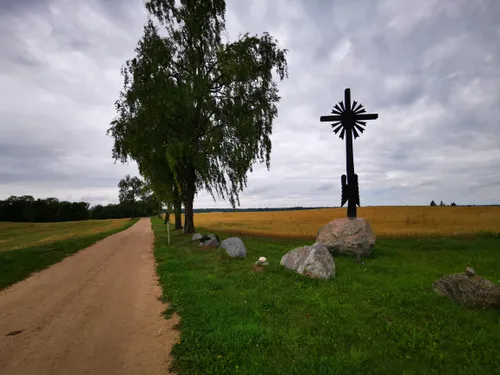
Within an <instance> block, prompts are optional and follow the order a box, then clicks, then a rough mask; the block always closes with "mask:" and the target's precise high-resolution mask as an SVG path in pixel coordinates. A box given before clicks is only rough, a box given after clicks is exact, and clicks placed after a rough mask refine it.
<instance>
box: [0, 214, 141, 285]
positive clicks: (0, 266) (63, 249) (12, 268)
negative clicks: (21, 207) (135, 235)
mask: <svg viewBox="0 0 500 375" xmlns="http://www.w3.org/2000/svg"><path fill="white" fill-rule="evenodd" d="M96 221H97V220H96ZM137 221H138V219H134V220H120V226H116V224H113V226H112V227H111V228H110V229H107V230H104V231H102V230H99V231H96V232H95V233H93V234H87V235H86V236H75V237H72V238H68V239H65V240H61V241H52V242H44V243H41V244H38V245H34V246H28V247H25V248H22V249H19V248H17V249H15V250H10V251H0V290H2V289H4V288H6V287H8V286H10V285H12V284H14V283H17V282H18V281H21V280H23V279H25V278H27V277H28V276H30V275H31V274H32V273H33V272H37V271H41V270H43V269H45V268H47V267H49V266H51V265H53V264H54V263H57V262H59V261H61V260H62V259H63V258H65V257H67V256H68V255H71V254H74V253H76V252H77V251H79V250H81V249H84V248H86V247H88V246H90V245H93V244H94V243H96V242H97V241H100V240H102V239H104V238H105V237H108V236H110V235H112V234H115V233H118V232H121V231H123V230H125V229H127V228H129V227H131V226H132V225H133V224H135V223H136V222H137ZM73 223H79V222H73ZM16 224H26V223H16ZM50 224H60V223H50ZM81 224H82V227H86V226H88V223H86V222H81ZM85 224H87V225H85ZM101 226H102V225H101ZM55 227H57V226H55ZM24 228H25V236H26V237H27V238H30V237H32V234H31V233H30V232H29V228H30V227H29V226H24ZM77 229H78V225H76V224H74V225H73V230H77ZM56 234H57V233H56ZM19 238H20V240H21V241H22V239H21V237H19Z"/></svg>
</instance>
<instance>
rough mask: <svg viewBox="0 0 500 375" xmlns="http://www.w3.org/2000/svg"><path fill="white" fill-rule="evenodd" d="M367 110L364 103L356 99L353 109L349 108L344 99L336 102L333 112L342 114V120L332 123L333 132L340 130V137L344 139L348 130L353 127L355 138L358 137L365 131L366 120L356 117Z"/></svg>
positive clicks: (336, 132)
mask: <svg viewBox="0 0 500 375" xmlns="http://www.w3.org/2000/svg"><path fill="white" fill-rule="evenodd" d="M365 112H366V110H365V108H364V107H363V105H362V104H361V103H358V102H357V101H356V100H355V101H353V103H352V109H347V108H346V107H345V105H344V102H343V101H340V102H339V103H338V104H335V106H334V108H333V109H332V114H334V115H338V116H340V120H339V121H337V122H335V123H333V124H332V128H333V132H334V133H335V134H338V133H339V131H340V134H339V137H340V138H341V139H344V135H345V133H346V131H347V130H349V129H352V133H353V134H354V139H356V138H358V137H359V135H360V134H359V133H363V132H364V131H365V129H364V128H365V127H366V121H360V120H358V119H357V118H356V117H357V115H360V114H362V113H365ZM358 132H359V133H358Z"/></svg>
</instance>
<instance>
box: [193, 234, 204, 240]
mask: <svg viewBox="0 0 500 375" xmlns="http://www.w3.org/2000/svg"><path fill="white" fill-rule="evenodd" d="M202 238H203V236H202V235H201V233H195V234H193V238H192V241H199V240H201V239H202Z"/></svg>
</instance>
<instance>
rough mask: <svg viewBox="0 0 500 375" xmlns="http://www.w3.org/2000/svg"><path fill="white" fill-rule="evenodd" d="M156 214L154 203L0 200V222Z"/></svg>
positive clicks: (53, 220)
mask: <svg viewBox="0 0 500 375" xmlns="http://www.w3.org/2000/svg"><path fill="white" fill-rule="evenodd" d="M157 211H158V206H157V205H156V202H152V201H147V200H146V201H143V200H138V201H136V202H133V203H130V202H123V203H119V204H108V205H106V206H103V205H100V204H99V205H96V206H94V207H91V206H90V203H88V202H69V201H60V200H58V199H57V198H45V199H40V198H39V199H35V198H34V197H32V196H31V195H23V196H20V197H18V196H11V197H9V198H7V199H6V200H3V201H0V221H15V222H36V223H44V222H45V223H46V222H56V221H79V220H89V219H121V218H126V217H132V216H135V217H146V216H152V215H154V214H155V213H156V212H157Z"/></svg>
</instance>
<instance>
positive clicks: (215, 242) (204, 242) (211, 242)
mask: <svg viewBox="0 0 500 375" xmlns="http://www.w3.org/2000/svg"><path fill="white" fill-rule="evenodd" d="M200 246H202V247H206V246H210V247H219V237H218V236H217V235H216V234H209V235H206V236H203V237H202V238H201V239H200Z"/></svg>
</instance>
